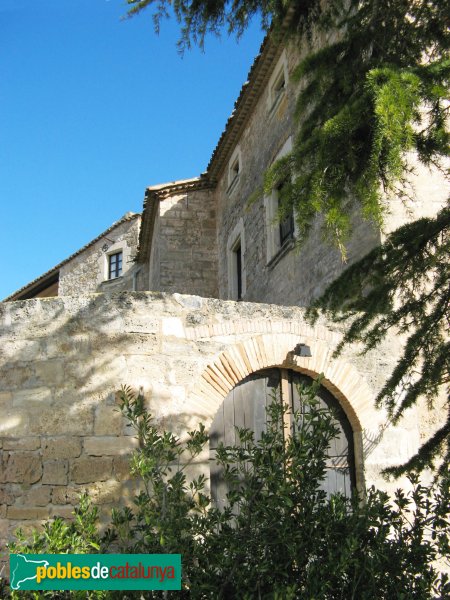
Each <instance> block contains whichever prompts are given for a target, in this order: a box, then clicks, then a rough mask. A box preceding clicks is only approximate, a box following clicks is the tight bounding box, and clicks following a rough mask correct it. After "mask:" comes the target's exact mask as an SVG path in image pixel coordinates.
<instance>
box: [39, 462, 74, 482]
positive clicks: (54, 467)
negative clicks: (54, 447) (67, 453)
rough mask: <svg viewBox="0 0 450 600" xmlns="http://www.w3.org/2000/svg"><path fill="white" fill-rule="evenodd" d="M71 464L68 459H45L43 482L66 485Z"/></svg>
mask: <svg viewBox="0 0 450 600" xmlns="http://www.w3.org/2000/svg"><path fill="white" fill-rule="evenodd" d="M68 470H69V465H68V462H67V460H47V461H44V475H43V477H42V483H45V484H53V485H66V484H67V482H68Z"/></svg>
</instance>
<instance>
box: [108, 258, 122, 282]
mask: <svg viewBox="0 0 450 600" xmlns="http://www.w3.org/2000/svg"><path fill="white" fill-rule="evenodd" d="M121 275H122V252H116V254H111V255H110V257H109V269H108V279H116V278H117V277H120V276H121Z"/></svg>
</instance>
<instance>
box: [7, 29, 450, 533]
mask: <svg viewBox="0 0 450 600" xmlns="http://www.w3.org/2000/svg"><path fill="white" fill-rule="evenodd" d="M297 61H298V55H297V54H296V52H295V51H293V50H292V49H291V48H290V47H285V46H283V45H279V44H277V43H275V42H274V41H273V40H271V38H270V37H269V38H267V39H266V40H265V42H264V43H263V46H262V48H261V52H260V54H259V56H258V57H257V58H256V60H255V62H254V64H253V66H252V68H251V71H250V74H249V77H248V81H247V82H246V84H245V85H244V86H243V88H242V91H241V93H240V96H239V98H238V99H237V101H236V104H235V109H234V111H233V114H232V116H231V117H230V119H229V120H228V122H227V124H226V127H225V130H224V132H223V134H222V136H221V138H220V140H219V142H218V144H217V147H216V149H215V150H214V153H213V155H212V157H211V159H210V162H209V164H208V167H207V170H206V172H205V173H203V174H202V175H201V176H199V177H197V178H194V179H189V180H183V181H175V182H171V183H167V184H162V185H156V186H152V187H149V188H148V189H147V190H146V193H145V200H144V206H143V212H142V215H135V214H130V213H127V214H126V215H125V216H124V217H123V218H122V219H121V220H120V221H118V222H117V223H115V224H114V225H113V226H112V227H111V228H109V229H108V230H107V231H105V232H104V233H103V234H101V235H100V236H98V237H97V238H96V239H95V240H93V241H92V242H91V243H90V244H88V245H87V246H85V247H84V248H82V249H81V250H80V251H79V252H77V253H75V254H74V255H72V256H71V257H69V258H68V259H67V260H65V261H64V262H62V263H61V264H60V265H57V266H56V267H54V268H53V269H52V270H50V271H48V272H47V273H46V274H44V275H43V276H41V277H40V278H38V279H37V280H35V281H33V282H31V283H30V284H29V285H27V286H25V287H24V288H22V289H21V290H19V291H18V292H16V293H15V294H12V295H11V296H9V298H7V300H8V302H3V303H2V304H0V331H1V340H2V343H1V350H0V373H1V375H0V407H1V413H0V414H1V419H0V436H1V437H0V444H1V445H0V448H2V450H1V452H2V459H1V466H0V538H1V539H2V540H5V539H6V538H7V537H8V536H9V535H10V534H11V531H12V530H13V529H14V528H15V527H16V526H17V525H19V524H22V525H23V524H24V523H29V524H35V523H36V522H39V520H40V519H43V518H45V517H47V516H49V515H63V516H69V515H70V514H71V511H72V508H73V505H74V503H75V502H76V498H77V494H78V493H79V492H80V491H81V490H82V489H88V490H89V492H90V494H91V495H92V497H93V498H94V500H95V501H96V502H98V503H99V504H101V505H105V506H109V505H111V504H113V503H114V502H116V501H117V500H118V499H119V498H122V499H123V498H126V497H127V494H129V493H130V486H131V485H132V484H130V483H129V481H128V470H127V455H128V454H129V453H130V451H131V450H132V449H133V447H134V446H135V439H134V437H133V431H130V430H129V429H128V427H127V425H126V424H125V423H123V421H122V418H121V416H120V414H119V413H118V412H117V411H116V410H115V403H116V394H117V391H118V390H119V389H120V387H121V385H122V384H128V385H131V386H133V387H134V388H136V389H137V388H142V389H143V392H144V394H145V396H146V398H147V400H148V403H149V406H150V410H151V411H152V413H153V414H154V415H155V417H156V418H157V419H158V421H159V422H160V423H161V425H163V426H167V427H170V428H172V429H174V430H175V431H176V432H178V433H179V434H181V435H182V434H183V432H184V431H186V430H187V429H191V428H193V427H194V426H195V425H196V424H198V423H199V422H200V421H202V422H204V423H205V424H206V425H207V426H211V424H212V428H213V432H214V434H215V439H217V438H219V439H224V440H225V441H226V442H230V441H233V436H234V429H233V424H245V425H246V426H249V427H252V428H253V429H254V430H255V431H258V430H259V429H260V428H261V426H262V422H263V420H264V405H265V403H266V401H267V398H268V395H269V392H270V390H272V389H277V390H281V394H282V396H283V399H285V400H290V401H292V402H295V401H296V398H295V385H294V384H295V382H296V381H297V380H298V378H299V377H300V375H303V376H307V377H315V376H317V375H318V374H320V373H323V374H324V377H325V379H324V380H323V388H324V389H323V394H322V398H323V402H324V403H325V404H334V405H335V406H336V407H338V408H339V410H340V417H339V418H340V423H341V427H342V432H343V435H342V436H341V441H340V443H339V444H338V443H337V444H336V446H335V447H334V449H333V450H332V458H333V461H334V462H333V461H332V463H333V468H332V469H331V470H330V473H329V476H328V479H327V485H328V487H329V488H330V489H340V490H342V491H344V492H348V491H349V489H350V487H351V486H353V485H356V486H357V487H358V488H359V489H360V490H363V489H364V487H365V486H368V485H371V484H376V485H379V486H381V487H385V488H387V489H388V488H389V485H390V484H388V483H386V482H385V481H384V480H383V479H382V477H381V475H380V472H381V470H382V469H383V468H384V467H387V466H389V465H393V464H397V463H399V462H400V461H404V460H405V459H407V458H408V457H409V456H411V454H412V453H414V452H415V451H416V450H417V448H418V447H419V445H420V444H421V442H422V441H423V440H424V439H426V438H427V437H428V436H429V435H430V433H431V432H432V431H433V430H434V428H435V427H436V426H437V424H438V421H439V412H437V413H430V412H428V411H427V410H426V408H425V407H422V406H417V407H414V408H412V409H410V410H409V411H408V413H407V415H406V416H405V418H404V419H403V420H402V421H401V423H399V424H398V425H395V426H394V425H392V424H390V423H389V422H388V420H387V415H386V413H385V412H384V411H382V410H376V409H375V408H374V398H375V396H376V395H377V392H378V391H379V390H380V388H381V387H382V385H383V383H384V381H385V380H386V377H387V375H388V374H389V372H390V371H391V369H392V367H393V366H394V365H395V363H396V360H397V357H398V356H399V352H400V351H401V344H402V340H401V338H400V337H399V336H394V335H392V336H390V337H388V338H386V340H385V341H384V342H383V343H382V344H381V345H380V346H379V347H378V348H377V349H376V350H374V351H372V352H370V353H369V354H367V355H365V356H364V357H362V356H360V355H359V354H358V350H359V348H357V347H348V348H346V349H345V352H344V353H343V354H342V355H341V356H340V358H338V359H336V358H333V350H334V348H335V347H336V345H337V343H338V342H339V340H340V339H341V334H342V331H341V329H340V327H339V326H337V325H335V324H333V323H330V322H327V321H326V320H325V319H321V320H320V321H319V322H318V324H317V325H315V326H314V327H311V326H310V325H308V324H307V323H306V322H305V319H304V310H305V307H306V306H308V304H309V303H310V302H311V300H312V299H314V298H316V297H317V296H318V295H319V294H320V293H321V292H322V291H323V290H324V288H325V286H326V285H327V284H328V283H329V282H330V281H332V280H333V278H335V277H336V276H337V275H339V274H340V273H341V271H342V270H343V265H342V262H341V258H340V255H339V253H338V251H337V250H335V249H334V248H333V247H331V246H329V245H327V244H325V243H324V242H323V241H322V239H321V236H320V235H319V225H320V223H319V222H317V223H316V225H315V227H314V228H313V231H312V232H311V235H310V237H309V239H308V240H307V241H306V242H305V243H304V244H303V245H302V246H301V247H300V249H297V247H296V243H295V242H296V229H295V218H293V215H292V216H288V217H286V218H285V219H284V220H283V221H282V222H281V223H279V222H277V220H276V218H275V217H276V214H277V202H278V200H277V197H278V193H279V190H278V189H274V190H272V192H271V193H270V194H269V195H267V196H263V195H262V194H261V195H260V198H259V199H257V200H256V201H253V202H251V203H249V198H250V197H251V196H254V192H255V190H257V189H258V188H260V186H261V183H262V177H263V173H264V172H265V171H266V169H267V168H268V167H270V165H271V164H272V163H273V162H274V161H275V160H276V159H277V158H279V157H281V156H283V154H285V153H286V152H289V150H290V149H291V147H292V139H293V138H292V136H293V132H294V130H295V124H294V116H293V115H294V105H295V100H296V86H294V84H293V83H292V72H293V68H294V66H295V64H296V63H297ZM415 184H416V187H417V190H418V198H419V199H418V201H417V202H416V203H414V204H411V206H406V207H405V206H404V205H402V204H400V203H398V202H395V201H392V210H391V212H390V214H389V215H388V217H387V224H386V231H389V230H390V229H394V228H395V227H397V226H398V225H399V224H401V223H402V222H405V220H406V219H411V218H413V217H417V216H420V215H422V214H433V213H435V212H437V210H438V208H439V206H440V205H441V204H442V203H443V201H444V199H445V197H446V195H447V193H448V189H447V190H446V189H445V185H444V183H443V181H442V180H441V179H440V178H439V176H438V175H436V174H433V175H431V174H430V173H426V172H420V171H419V173H418V176H417V179H416V180H415ZM423 189H426V191H427V193H426V195H424V194H422V191H423ZM421 194H422V195H421ZM353 224H354V233H353V237H352V239H351V240H350V243H349V247H348V256H349V260H350V261H354V260H356V259H358V258H359V257H361V256H362V255H364V254H365V253H366V252H368V251H369V250H370V249H371V248H372V247H374V245H376V244H379V243H380V241H382V239H383V235H384V233H383V232H381V231H379V230H377V229H376V228H375V227H374V226H373V225H372V224H370V223H368V222H367V221H364V220H363V219H362V218H361V216H360V215H359V213H358V210H357V208H356V207H355V208H354V213H353ZM299 374H300V375H299ZM212 449H214V448H213V447H212ZM208 459H209V455H208V452H205V454H204V456H202V457H200V459H199V461H198V463H197V464H196V465H194V466H193V467H192V468H194V469H196V470H199V469H203V470H205V471H206V472H207V473H209V471H210V464H211V463H210V462H209V460H208ZM334 459H336V460H334ZM216 475H217V474H215V473H214V472H213V473H212V481H213V484H214V485H216V483H217V482H216V483H214V481H215V477H216ZM395 486H396V487H397V486H398V482H396V483H395ZM219 488H220V485H219V483H217V485H216V489H215V490H213V493H215V494H216V496H217V495H218V494H219V495H220V490H219ZM218 490H219V491H218Z"/></svg>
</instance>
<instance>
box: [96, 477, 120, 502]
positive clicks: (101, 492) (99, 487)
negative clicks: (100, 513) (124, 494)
mask: <svg viewBox="0 0 450 600" xmlns="http://www.w3.org/2000/svg"><path fill="white" fill-rule="evenodd" d="M89 497H90V498H91V500H92V502H93V503H94V504H111V503H113V502H114V503H116V504H117V503H119V502H120V498H121V485H120V483H119V482H117V481H114V480H113V479H109V480H107V481H104V482H102V483H94V484H93V485H91V486H89Z"/></svg>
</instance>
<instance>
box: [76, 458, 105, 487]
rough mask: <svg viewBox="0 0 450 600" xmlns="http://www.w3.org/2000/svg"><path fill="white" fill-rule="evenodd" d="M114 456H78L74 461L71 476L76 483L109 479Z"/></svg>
mask: <svg viewBox="0 0 450 600" xmlns="http://www.w3.org/2000/svg"><path fill="white" fill-rule="evenodd" d="M111 472H112V458H77V459H75V460H74V461H73V463H72V467H71V472H70V478H71V480H72V481H73V482H74V483H95V482H97V481H105V480H106V479H109V477H110V476H111Z"/></svg>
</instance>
